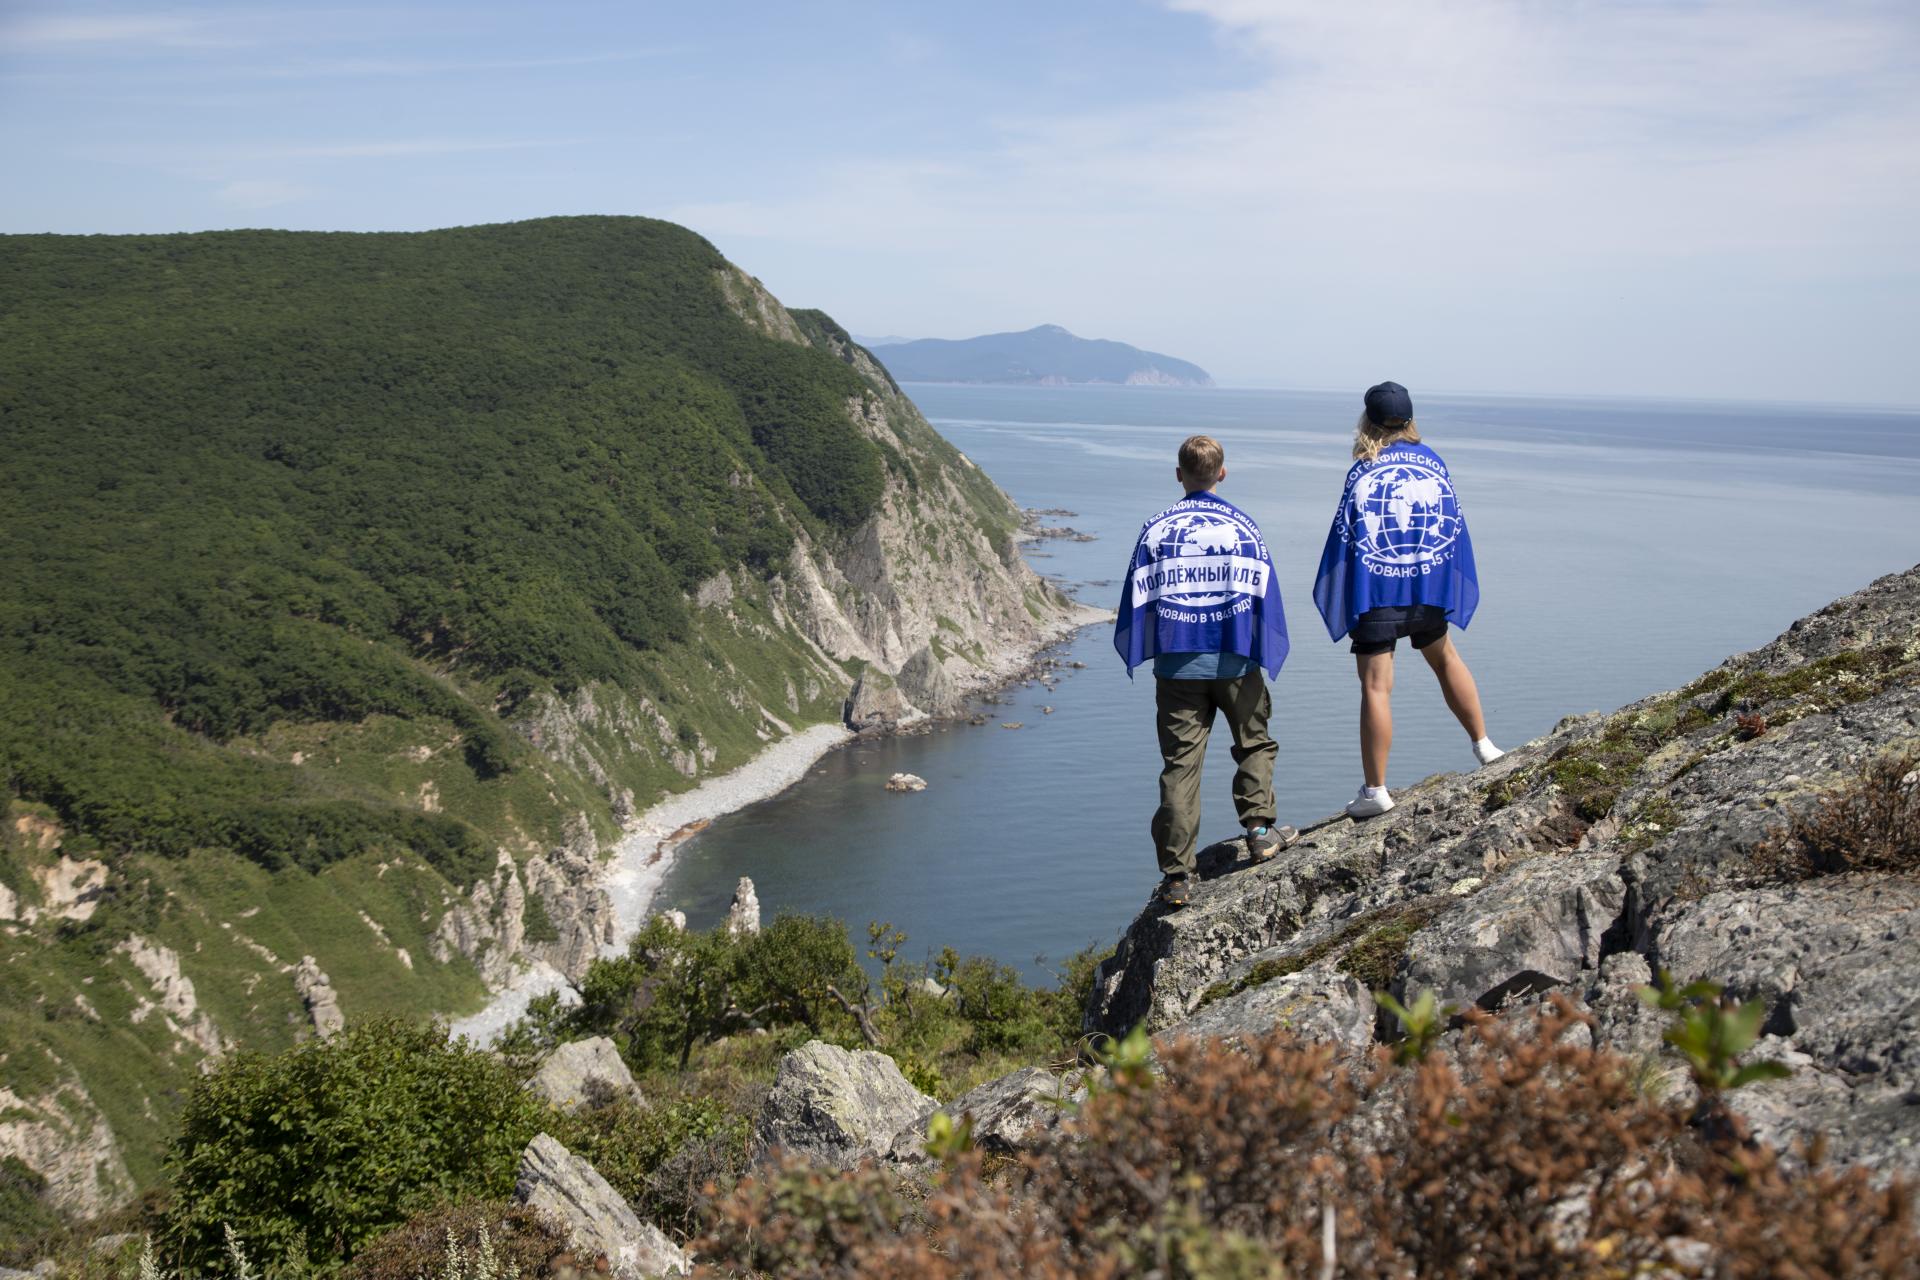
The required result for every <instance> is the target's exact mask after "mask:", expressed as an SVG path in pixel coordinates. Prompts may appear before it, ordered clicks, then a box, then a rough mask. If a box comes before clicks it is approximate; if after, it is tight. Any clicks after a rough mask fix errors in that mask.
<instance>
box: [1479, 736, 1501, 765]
mask: <svg viewBox="0 0 1920 1280" xmlns="http://www.w3.org/2000/svg"><path fill="white" fill-rule="evenodd" d="M1505 754H1507V753H1506V752H1504V751H1502V750H1501V749H1500V748H1498V747H1496V746H1494V745H1493V739H1492V738H1482V739H1480V740H1479V741H1478V742H1476V743H1474V744H1473V758H1474V759H1475V760H1478V761H1479V762H1480V763H1481V764H1482V765H1489V764H1492V763H1493V762H1494V761H1495V760H1498V759H1499V758H1500V757H1501V756H1503V755H1505Z"/></svg>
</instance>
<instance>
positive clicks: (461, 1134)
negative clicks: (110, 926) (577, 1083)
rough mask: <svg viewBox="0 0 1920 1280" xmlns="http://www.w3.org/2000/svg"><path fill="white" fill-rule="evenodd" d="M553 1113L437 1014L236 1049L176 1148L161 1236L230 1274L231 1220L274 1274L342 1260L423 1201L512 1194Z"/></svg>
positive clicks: (195, 1260) (187, 1264)
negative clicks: (270, 1049) (268, 1048)
mask: <svg viewBox="0 0 1920 1280" xmlns="http://www.w3.org/2000/svg"><path fill="white" fill-rule="evenodd" d="M542 1114H543V1107H542V1105H541V1103H540V1102H539V1101H538V1100H537V1099H535V1098H533V1097H532V1096H531V1095H530V1094H528V1093H527V1092H526V1091H525V1090H523V1089H522V1088H521V1085H520V1081H519V1079H518V1078H517V1077H516V1076H515V1075H514V1073H513V1072H512V1071H511V1070H510V1069H509V1068H508V1067H507V1066H506V1065H505V1064H504V1063H503V1062H501V1061H500V1060H499V1059H497V1058H495V1057H493V1056H492V1055H491V1054H488V1053H485V1052H483V1051H481V1050H479V1049H476V1048H473V1047H471V1046H470V1045H468V1044H467V1043H466V1042H464V1041H461V1042H458V1043H451V1044H450V1043H448V1041H447V1038H446V1034H445V1032H444V1030H442V1029H441V1028H439V1027H436V1026H434V1025H432V1024H428V1025H425V1026H409V1025H407V1024H405V1023H402V1022H398V1021H371V1022H366V1023H361V1024H359V1025H357V1026H354V1027H352V1028H350V1029H348V1030H347V1031H346V1032H345V1033H343V1034H342V1035H340V1036H339V1037H337V1038H336V1039H333V1040H330V1041H313V1042H310V1043H308V1044H304V1045H301V1046H300V1047H298V1048H296V1049H292V1050H289V1051H287V1052H285V1053H281V1054H276V1055H265V1054H258V1053H242V1054H237V1055H235V1056H234V1057H232V1058H229V1059H228V1060H227V1061H226V1062H224V1063H223V1064H222V1065H221V1066H220V1068H219V1070H217V1071H215V1072H214V1073H213V1074H212V1075H211V1076H209V1077H207V1078H206V1079H205V1080H204V1081H202V1082H201V1083H200V1085H199V1086H198V1087H197V1088H196V1089H195V1090H194V1092H193V1096H192V1097H191V1098H190V1099H189V1100H188V1103H187V1108H186V1113H185V1115H184V1116H183V1117H182V1118H181V1124H180V1132H179V1135H178V1136H177V1137H176V1138H175V1139H174V1141H173V1143H172V1146H171V1147H170V1149H169V1151H168V1153H167V1173H168V1177H169V1181H170V1182H171V1184H172V1188H173V1196H172V1200H171V1202H170V1203H169V1205H168V1207H167V1209H166V1218H165V1244H166V1246H167V1247H168V1251H169V1253H171V1254H172V1255H173V1261H174V1262H175V1263H176V1264H177V1265H178V1266H179V1267H180V1268H181V1270H182V1271H183V1272H189V1273H196V1272H209V1271H218V1270H221V1269H223V1268H224V1267H226V1266H228V1265H230V1264H229V1263H228V1262H227V1260H226V1232H227V1230H228V1228H229V1226H231V1228H232V1230H233V1231H235V1232H236V1233H238V1235H239V1237H240V1238H241V1239H243V1240H245V1241H246V1244H247V1249H248V1252H249V1253H250V1254H251V1255H252V1256H253V1258H254V1259H255V1261H256V1262H258V1263H261V1264H263V1265H264V1266H265V1267H266V1268H267V1269H268V1270H269V1272H271V1271H273V1270H276V1269H279V1268H282V1267H285V1266H288V1265H292V1264H296V1263H298V1262H299V1261H300V1260H302V1259H304V1260H305V1261H306V1262H308V1263H310V1264H311V1265H313V1266H315V1267H317V1268H319V1269H322V1270H327V1269H331V1268H332V1267H333V1266H335V1265H337V1264H339V1263H341V1262H344V1261H346V1260H347V1259H350V1258H352V1257H353V1255H354V1253H355V1252H356V1251H357V1250H358V1249H359V1248H360V1247H361V1246H362V1245H363V1244H365V1243H366V1242H367V1241H369V1240H370V1239H372V1238H373V1237H374V1236H376V1235H378V1234H379V1233H380V1232H381V1231H383V1230H385V1229H386V1228H389V1227H392V1226H394V1225H396V1224H398V1223H401V1222H404V1221H406V1220H407V1218H408V1217H410V1216H411V1215H412V1214H414V1213H417V1212H419V1211H421V1210H423V1209H426V1208H429V1207H431V1206H433V1205H435V1204H438V1203H441V1202H443V1201H448V1200H455V1199H460V1198H464V1197H474V1196H494V1197H500V1196H504V1195H505V1194H506V1193H507V1192H508V1191H509V1190H511V1189H512V1186H513V1173H514V1168H515V1165H516V1162H517V1161H518V1159H519V1156H520V1152H521V1151H522V1150H523V1149H524V1148H525V1146H526V1144H527V1142H528V1141H529V1140H530V1139H531V1138H532V1137H533V1135H534V1134H535V1133H536V1132H538V1129H539V1123H540V1118H541V1116H542Z"/></svg>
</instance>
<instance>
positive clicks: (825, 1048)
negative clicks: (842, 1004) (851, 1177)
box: [753, 1040, 934, 1168]
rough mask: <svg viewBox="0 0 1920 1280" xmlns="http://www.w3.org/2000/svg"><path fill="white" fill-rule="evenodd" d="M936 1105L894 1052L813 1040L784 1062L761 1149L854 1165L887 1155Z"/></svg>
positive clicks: (764, 1112) (757, 1138)
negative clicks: (898, 1138)
mask: <svg viewBox="0 0 1920 1280" xmlns="http://www.w3.org/2000/svg"><path fill="white" fill-rule="evenodd" d="M933 1106H934V1101H933V1099H932V1098H929V1097H928V1096H927V1095H926V1094H924V1093H921V1092H920V1091H919V1090H918V1089H916V1088H914V1087H913V1086H912V1085H911V1084H909V1083H908V1082H907V1078H906V1077H905V1076H903V1075H901V1074H900V1068H899V1067H898V1066H896V1065H895V1064H894V1061H893V1059H892V1058H889V1057H888V1056H887V1055H886V1054H884V1053H873V1052H871V1051H867V1050H861V1051H857V1052H856V1051H853V1050H849V1049H842V1048H840V1047H839V1046H838V1045H831V1044H827V1043H825V1042H824V1041H820V1040H812V1041H809V1042H808V1043H806V1044H804V1045H801V1046H800V1047H799V1048H798V1049H795V1050H794V1051H793V1052H792V1053H789V1054H788V1055H787V1056H786V1057H785V1058H783V1059H781V1061H780V1072H779V1074H778V1076H777V1077H776V1078H775V1079H774V1083H773V1090H772V1092H770V1093H769V1094H768V1095H767V1101H766V1105H765V1106H764V1107H763V1108H762V1109H761V1112H760V1119H759V1121H758V1122H757V1123H756V1124H755V1126H754V1132H753V1138H754V1147H755V1150H756V1151H757V1152H758V1153H760V1154H763V1155H764V1154H765V1153H767V1152H770V1151H773V1150H775V1149H778V1150H782V1151H787V1152H791V1153H794V1154H796V1155H801V1156H805V1157H806V1158H807V1159H809V1160H812V1161H814V1162H816V1163H819V1164H825V1165H832V1166H835V1167H838V1168H851V1167H852V1166H853V1165H856V1164H858V1163H859V1162H860V1161H861V1160H862V1159H864V1158H866V1157H869V1156H881V1155H885V1154H886V1153H887V1151H888V1148H889V1147H890V1146H891V1144H892V1142H893V1139H894V1136H895V1135H896V1134H898V1133H899V1132H900V1131H901V1130H902V1129H904V1128H906V1127H907V1126H909V1125H910V1124H912V1123H913V1122H914V1121H915V1120H916V1119H917V1118H919V1117H920V1116H922V1115H926V1114H929V1113H930V1112H931V1111H932V1110H933Z"/></svg>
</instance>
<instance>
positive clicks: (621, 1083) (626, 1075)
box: [527, 1036, 645, 1114]
mask: <svg viewBox="0 0 1920 1280" xmlns="http://www.w3.org/2000/svg"><path fill="white" fill-rule="evenodd" d="M527 1089H528V1091H529V1092H531V1093H534V1094H537V1095H538V1096H540V1097H542V1098H545V1099H546V1100H547V1101H548V1102H551V1103H552V1104H553V1105H554V1106H556V1107H558V1108H560V1110H562V1111H565V1112H567V1113H569V1114H572V1113H573V1112H576V1111H581V1110H584V1109H586V1108H588V1107H594V1106H600V1105H603V1104H605V1103H608V1102H615V1101H631V1102H644V1101H645V1099H644V1098H643V1097H641V1095H640V1086H639V1085H637V1084H635V1083H634V1081H633V1073H632V1072H630V1071H628V1070H627V1064H626V1063H625V1062H623V1061H621V1059H620V1051H619V1050H618V1049H616V1048H614V1045H613V1041H611V1040H609V1039H607V1038H606V1037H605V1036H595V1037H593V1038H592V1039H590V1040H573V1041H570V1042H568V1043H566V1044H563V1045H561V1046H560V1047H559V1048H558V1049H555V1050H554V1051H553V1052H552V1053H550V1054H548V1055H547V1060H546V1061H545V1062H542V1063H541V1064H540V1069H539V1070H538V1071H536V1072H534V1073H533V1078H532V1079H531V1080H528V1081H527Z"/></svg>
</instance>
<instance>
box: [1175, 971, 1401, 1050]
mask: <svg viewBox="0 0 1920 1280" xmlns="http://www.w3.org/2000/svg"><path fill="white" fill-rule="evenodd" d="M1375 1012H1376V1011H1375V1009H1374V1004H1373V994H1372V993H1371V992H1369V991H1368V990H1367V988H1366V986H1365V984H1363V983H1361V982H1360V981H1359V980H1357V979H1355V978H1353V977H1350V976H1349V975H1347V974H1344V973H1340V972H1338V971H1337V970H1335V969H1334V968H1333V966H1332V965H1331V964H1328V963H1325V962H1323V963H1320V964H1316V965H1312V966H1310V967H1308V968H1306V969H1302V970H1300V971H1299V972H1298V973H1291V974H1288V975H1286V976H1285V977H1281V978H1276V979H1274V980H1273V981H1271V982H1265V983H1261V984H1259V985H1258V986H1254V987H1250V988H1248V989H1247V990H1245V991H1241V992H1238V993H1237V994H1234V995H1229V996H1226V997H1223V998H1221V999H1217V1000H1214V1001H1211V1002H1209V1003H1208V1004H1206V1005H1205V1006H1204V1007H1202V1008H1201V1010H1200V1011H1199V1012H1198V1013H1196V1014H1194V1015H1193V1016H1192V1017H1190V1018H1187V1019H1186V1020H1184V1021H1182V1022H1181V1023H1179V1024H1178V1025H1177V1026H1176V1027H1175V1028H1174V1029H1173V1031H1172V1032H1171V1033H1170V1034H1173V1035H1178V1036H1202V1037H1206V1036H1245V1035H1264V1034H1266V1033H1267V1032H1270V1031H1275V1030H1286V1031H1291V1032H1293V1033H1294V1034H1295V1035H1298V1036H1301V1037H1303V1038H1305V1039H1308V1040H1328V1041H1332V1042H1334V1043H1336V1044H1343V1045H1348V1046H1351V1047H1354V1048H1364V1047H1365V1046H1367V1045H1369V1044H1371V1043H1373V1024H1374V1016H1375Z"/></svg>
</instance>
